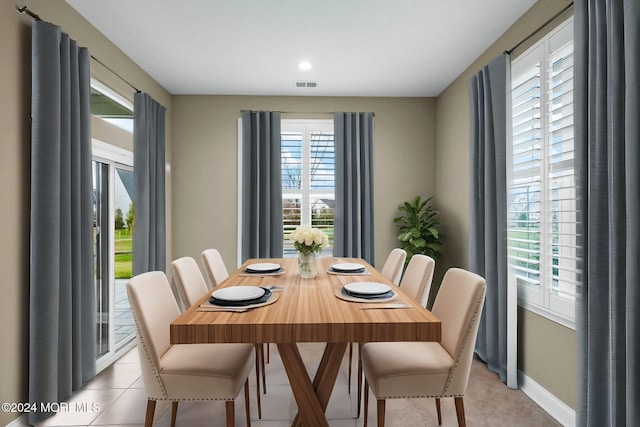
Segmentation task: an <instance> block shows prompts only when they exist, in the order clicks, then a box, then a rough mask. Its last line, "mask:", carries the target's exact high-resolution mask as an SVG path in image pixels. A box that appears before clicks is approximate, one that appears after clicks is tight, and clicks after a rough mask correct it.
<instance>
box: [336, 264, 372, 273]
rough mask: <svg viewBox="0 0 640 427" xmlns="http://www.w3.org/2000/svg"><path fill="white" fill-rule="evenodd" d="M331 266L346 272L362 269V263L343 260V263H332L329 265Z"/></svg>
mask: <svg viewBox="0 0 640 427" xmlns="http://www.w3.org/2000/svg"><path fill="white" fill-rule="evenodd" d="M331 268H333V269H334V270H336V271H343V272H345V273H348V272H350V271H360V270H363V269H364V265H362V264H356V263H353V262H343V263H338V264H333V265H332V266H331Z"/></svg>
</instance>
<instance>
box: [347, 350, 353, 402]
mask: <svg viewBox="0 0 640 427" xmlns="http://www.w3.org/2000/svg"><path fill="white" fill-rule="evenodd" d="M352 360H353V343H352V342H350V343H349V372H348V373H347V393H349V394H351V361H352Z"/></svg>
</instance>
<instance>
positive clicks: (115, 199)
mask: <svg viewBox="0 0 640 427" xmlns="http://www.w3.org/2000/svg"><path fill="white" fill-rule="evenodd" d="M95 147H96V145H95V143H94V152H95V151H96V150H95ZM110 151H119V150H117V149H116V148H115V147H112V148H111V149H108V148H106V144H104V145H103V146H101V147H99V148H98V152H101V153H102V156H100V157H94V161H93V185H94V187H93V191H94V197H93V201H94V222H93V223H94V257H95V286H96V298H97V301H96V303H97V304H96V307H97V325H96V327H97V342H96V346H97V347H96V349H97V352H96V353H97V357H98V360H97V366H98V369H101V368H104V367H106V366H108V365H109V364H110V363H111V362H112V361H113V360H115V359H116V358H118V357H119V356H120V355H122V354H123V353H124V352H125V351H127V350H129V349H130V348H131V347H132V346H133V345H134V342H135V341H134V339H135V327H134V322H133V317H132V314H131V310H130V307H129V300H128V298H127V293H126V289H125V285H126V282H127V280H128V279H130V278H131V263H132V247H133V239H132V237H133V226H134V213H135V208H134V205H133V168H132V166H131V163H129V164H124V163H119V162H117V161H114V160H113V158H114V157H115V158H118V160H120V161H126V158H127V157H128V156H123V153H116V155H115V156H110V155H109V154H110ZM118 154H119V155H118ZM110 157H111V158H110Z"/></svg>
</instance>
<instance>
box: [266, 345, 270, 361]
mask: <svg viewBox="0 0 640 427" xmlns="http://www.w3.org/2000/svg"><path fill="white" fill-rule="evenodd" d="M269 362H270V358H269V343H267V363H269Z"/></svg>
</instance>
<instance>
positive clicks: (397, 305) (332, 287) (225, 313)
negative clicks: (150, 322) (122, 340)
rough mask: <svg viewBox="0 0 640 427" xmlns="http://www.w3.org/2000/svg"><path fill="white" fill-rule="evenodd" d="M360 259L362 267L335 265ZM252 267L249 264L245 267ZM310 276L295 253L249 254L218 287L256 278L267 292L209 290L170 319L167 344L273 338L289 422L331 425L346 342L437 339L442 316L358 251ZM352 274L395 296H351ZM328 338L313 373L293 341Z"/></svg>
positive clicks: (253, 282) (329, 260) (321, 262)
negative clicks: (221, 301)
mask: <svg viewBox="0 0 640 427" xmlns="http://www.w3.org/2000/svg"><path fill="white" fill-rule="evenodd" d="M258 263H260V264H264V263H271V264H276V265H278V266H279V267H281V268H280V269H279V270H278V271H275V272H269V273H264V274H263V273H261V272H260V271H259V272H258V273H256V272H255V271H254V272H249V271H250V270H251V269H250V267H251V265H257V264H258ZM338 263H339V264H340V265H342V264H344V263H348V264H350V265H353V264H359V265H361V266H362V267H363V270H361V271H359V272H354V273H352V272H343V271H335V270H334V269H333V267H332V266H335V265H337V264H338ZM248 268H249V270H247V269H248ZM316 269H317V274H316V277H315V278H301V277H300V273H299V270H298V260H297V258H270V259H249V260H247V261H246V262H244V263H243V264H242V266H240V267H239V268H238V269H237V270H236V271H235V272H233V273H232V274H231V275H230V276H229V277H228V278H227V279H226V280H225V281H223V282H222V283H220V284H219V285H218V286H217V287H216V288H214V290H213V291H214V292H215V291H216V290H220V289H224V288H227V287H234V286H255V287H262V288H265V289H268V290H269V291H270V292H271V296H270V298H269V301H267V302H265V303H263V304H258V305H257V306H254V307H239V308H235V307H218V306H216V305H212V304H211V303H210V302H209V299H210V297H211V292H208V293H207V294H205V295H203V296H202V298H201V300H200V301H199V302H198V303H196V304H194V305H193V306H192V307H190V308H189V309H188V310H186V311H185V312H184V313H183V314H182V315H180V316H179V317H178V318H176V319H175V320H174V321H173V322H172V323H171V325H170V342H171V344H198V343H253V344H261V343H275V344H276V345H277V348H278V353H279V354H280V357H281V359H282V363H283V365H284V368H285V371H286V373H287V377H288V378H289V383H290V386H291V389H292V393H293V395H294V398H295V400H296V404H297V406H298V414H297V415H296V417H295V419H294V420H293V423H292V425H294V426H300V425H305V426H328V425H329V424H328V421H327V418H326V416H325V410H326V407H327V404H328V402H329V398H330V396H331V393H332V391H333V387H334V385H335V382H336V378H337V376H338V373H339V370H340V365H341V361H342V359H343V357H344V354H345V350H346V348H347V345H348V344H349V343H367V342H372V341H440V340H441V324H440V320H439V319H438V318H436V317H435V316H434V315H433V314H432V313H431V312H430V311H429V310H427V309H426V308H425V307H423V306H421V305H420V303H419V302H418V301H416V300H415V299H413V298H412V297H410V296H409V295H407V294H406V293H405V292H404V291H403V290H402V288H400V287H397V286H395V285H393V284H392V283H391V282H390V281H389V280H388V279H387V278H385V277H384V276H383V275H382V274H381V273H380V272H378V271H377V270H376V269H375V268H374V267H373V266H371V265H370V264H369V263H367V262H366V261H364V260H362V259H359V258H342V257H340V258H334V257H330V256H326V257H319V258H317V260H316ZM356 282H366V283H365V285H369V284H373V285H374V286H375V285H376V284H382V285H387V286H388V287H389V288H391V289H392V292H393V296H392V297H391V298H386V299H385V300H384V301H377V300H375V299H372V298H370V299H360V298H352V297H351V296H350V295H347V294H345V292H344V288H345V286H346V287H347V288H350V287H353V286H359V285H363V284H362V283H360V284H359V285H354V283H356ZM305 342H316V343H326V346H325V349H324V353H323V355H322V359H321V361H320V365H319V367H318V369H317V371H316V374H315V376H314V378H313V379H312V378H311V377H310V375H309V373H308V372H307V370H306V368H305V364H304V361H303V359H302V357H301V355H300V352H299V350H298V347H297V345H296V344H297V343H305Z"/></svg>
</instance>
